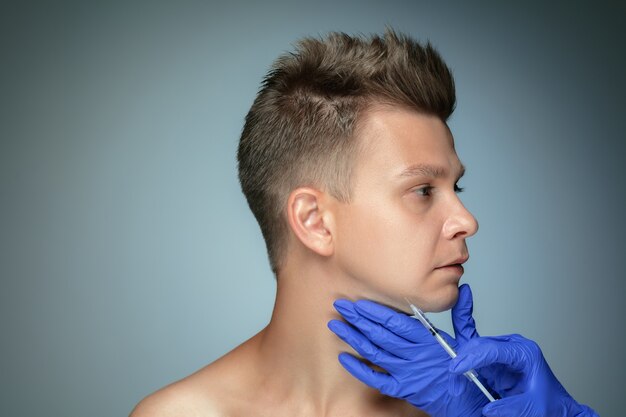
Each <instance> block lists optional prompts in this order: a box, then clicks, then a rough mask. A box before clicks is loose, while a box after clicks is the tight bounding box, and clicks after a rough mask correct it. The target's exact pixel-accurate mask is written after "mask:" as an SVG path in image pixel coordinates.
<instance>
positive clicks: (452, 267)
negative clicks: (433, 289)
mask: <svg viewBox="0 0 626 417" xmlns="http://www.w3.org/2000/svg"><path fill="white" fill-rule="evenodd" d="M436 269H439V270H440V271H449V272H454V273H456V274H459V275H463V272H464V271H465V270H464V269H463V265H461V264H455V265H448V266H442V267H441V268H436Z"/></svg>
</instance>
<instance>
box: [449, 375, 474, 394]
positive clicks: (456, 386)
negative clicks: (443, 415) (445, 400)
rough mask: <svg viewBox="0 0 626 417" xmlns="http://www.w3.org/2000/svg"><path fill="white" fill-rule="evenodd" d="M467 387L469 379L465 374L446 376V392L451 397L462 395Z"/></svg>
mask: <svg viewBox="0 0 626 417" xmlns="http://www.w3.org/2000/svg"><path fill="white" fill-rule="evenodd" d="M468 387H469V380H468V379H467V378H466V377H465V375H455V374H450V375H449V376H448V393H449V394H450V395H451V396H453V397H458V396H460V395H462V394H463V393H464V392H465V391H466V390H467V389H468Z"/></svg>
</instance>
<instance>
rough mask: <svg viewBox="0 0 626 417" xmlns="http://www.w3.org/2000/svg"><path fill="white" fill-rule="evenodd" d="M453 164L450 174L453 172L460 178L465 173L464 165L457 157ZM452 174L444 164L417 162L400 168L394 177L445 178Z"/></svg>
mask: <svg viewBox="0 0 626 417" xmlns="http://www.w3.org/2000/svg"><path fill="white" fill-rule="evenodd" d="M454 165H455V166H454V169H453V172H452V174H455V177H457V178H461V177H462V176H463V175H465V165H463V164H462V163H461V161H459V160H458V159H457V161H456V162H455V164H454ZM452 174H451V173H450V172H449V170H448V168H447V167H445V166H441V165H435V164H430V163H423V162H418V163H416V164H412V165H409V166H407V167H405V168H404V169H402V170H400V172H399V173H398V174H397V175H396V177H397V178H398V179H402V178H411V177H430V178H446V177H448V176H450V175H452Z"/></svg>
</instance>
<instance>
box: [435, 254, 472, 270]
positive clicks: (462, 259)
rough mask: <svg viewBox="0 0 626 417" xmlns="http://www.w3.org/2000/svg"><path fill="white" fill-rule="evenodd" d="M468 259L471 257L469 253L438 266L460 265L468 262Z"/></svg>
mask: <svg viewBox="0 0 626 417" xmlns="http://www.w3.org/2000/svg"><path fill="white" fill-rule="evenodd" d="M468 259H469V255H464V256H460V257H458V258H456V259H455V260H453V261H452V262H450V263H447V264H443V265H441V266H439V267H438V268H443V267H444V266H450V265H460V264H463V263H465V262H467V260H468Z"/></svg>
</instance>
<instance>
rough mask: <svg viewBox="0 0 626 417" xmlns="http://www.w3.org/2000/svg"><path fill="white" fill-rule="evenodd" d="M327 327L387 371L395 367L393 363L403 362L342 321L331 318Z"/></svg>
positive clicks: (360, 353)
mask: <svg viewBox="0 0 626 417" xmlns="http://www.w3.org/2000/svg"><path fill="white" fill-rule="evenodd" d="M328 328H329V329H330V330H331V331H332V332H333V333H335V334H336V335H337V336H339V338H341V340H343V341H344V342H346V343H347V344H349V345H350V346H352V348H354V350H356V351H357V353H358V354H359V355H361V356H362V357H364V358H365V359H367V360H368V361H370V362H372V363H374V364H376V365H378V366H381V367H382V368H384V369H387V370H388V371H390V370H391V369H395V367H394V365H396V366H397V365H398V364H399V362H404V361H403V360H402V359H399V358H397V357H395V356H392V355H391V354H389V353H387V352H385V351H384V350H382V349H380V348H379V347H378V346H376V345H374V344H373V343H372V342H370V341H369V340H368V339H367V338H366V337H365V336H363V334H361V332H359V331H358V330H356V329H354V328H353V327H351V326H350V325H348V324H346V323H344V322H342V321H339V320H331V321H329V322H328Z"/></svg>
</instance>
